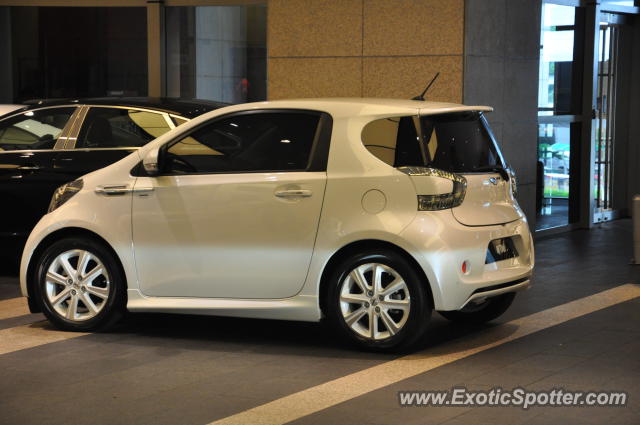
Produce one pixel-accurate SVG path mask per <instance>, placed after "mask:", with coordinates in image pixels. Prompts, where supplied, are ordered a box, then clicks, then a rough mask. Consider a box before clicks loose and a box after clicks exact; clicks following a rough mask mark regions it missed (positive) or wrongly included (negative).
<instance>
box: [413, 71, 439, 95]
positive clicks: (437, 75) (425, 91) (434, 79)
mask: <svg viewBox="0 0 640 425" xmlns="http://www.w3.org/2000/svg"><path fill="white" fill-rule="evenodd" d="M439 76H440V73H439V72H436V75H435V76H434V77H433V80H431V82H430V83H429V85H428V86H427V88H426V89H424V91H423V92H422V93H420V96H416V97H414V98H413V99H411V100H425V99H424V95H425V94H427V92H428V91H429V89H430V88H431V85H432V84H433V83H435V81H436V80H437V79H438V77H439Z"/></svg>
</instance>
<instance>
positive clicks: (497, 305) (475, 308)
mask: <svg viewBox="0 0 640 425" xmlns="http://www.w3.org/2000/svg"><path fill="white" fill-rule="evenodd" d="M515 297H516V293H515V292H509V293H506V294H502V295H497V296H495V297H491V298H486V299H484V300H482V301H480V302H473V301H472V302H470V303H469V304H467V305H466V306H465V307H464V308H463V309H462V310H454V311H441V312H440V314H441V315H442V316H443V317H445V318H446V319H449V320H451V321H454V322H463V323H484V322H488V321H491V320H493V319H496V318H498V317H500V316H501V315H502V314H503V313H504V312H505V311H507V309H508V308H509V306H511V303H513V299H514V298H515Z"/></svg>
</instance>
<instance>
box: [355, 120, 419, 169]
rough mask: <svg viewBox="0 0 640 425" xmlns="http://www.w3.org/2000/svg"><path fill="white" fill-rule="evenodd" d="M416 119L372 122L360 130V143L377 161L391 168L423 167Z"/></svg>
mask: <svg viewBox="0 0 640 425" xmlns="http://www.w3.org/2000/svg"><path fill="white" fill-rule="evenodd" d="M419 125H420V122H419V120H418V117H414V116H408V117H394V118H383V119H380V120H376V121H372V122H370V123H369V124H367V125H366V126H365V127H364V129H363V130H362V143H363V144H364V146H365V147H366V148H367V150H368V151H369V152H371V153H372V154H373V155H374V156H375V157H376V158H378V159H379V160H381V161H383V162H386V163H387V164H388V165H390V166H392V167H403V166H411V165H423V164H424V159H423V156H422V152H421V150H420V143H419V140H418V131H417V128H419Z"/></svg>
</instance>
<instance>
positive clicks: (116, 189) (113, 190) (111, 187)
mask: <svg viewBox="0 0 640 425" xmlns="http://www.w3.org/2000/svg"><path fill="white" fill-rule="evenodd" d="M95 192H96V193H97V194H99V195H107V196H114V195H124V194H125V193H140V194H142V193H149V192H153V187H151V186H143V187H135V188H134V187H131V186H129V185H128V184H106V185H100V186H97V187H96V190H95Z"/></svg>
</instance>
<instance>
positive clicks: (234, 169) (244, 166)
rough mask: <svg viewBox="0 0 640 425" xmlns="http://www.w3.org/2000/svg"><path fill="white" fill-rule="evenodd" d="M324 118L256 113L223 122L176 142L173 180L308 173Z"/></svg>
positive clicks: (170, 164) (170, 156)
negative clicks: (177, 177)
mask: <svg viewBox="0 0 640 425" xmlns="http://www.w3.org/2000/svg"><path fill="white" fill-rule="evenodd" d="M318 122H319V116H318V115H317V114H310V113H256V114H246V115H238V116H234V117H229V118H225V119H221V120H219V121H216V122H214V123H212V124H209V125H207V126H206V127H204V128H202V129H200V130H197V131H195V132H194V133H192V134H190V135H189V136H187V137H185V138H183V139H181V140H179V141H177V142H175V143H174V144H173V145H171V146H170V147H169V148H168V149H167V152H166V159H167V165H166V167H165V171H167V172H169V173H171V174H189V173H238V172H255V171H296V170H298V171H302V170H305V169H307V167H308V164H309V157H310V154H311V148H312V146H313V141H314V138H315V134H316V128H317V126H318Z"/></svg>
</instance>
